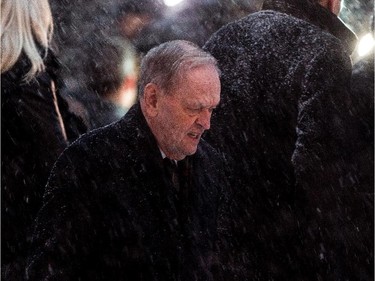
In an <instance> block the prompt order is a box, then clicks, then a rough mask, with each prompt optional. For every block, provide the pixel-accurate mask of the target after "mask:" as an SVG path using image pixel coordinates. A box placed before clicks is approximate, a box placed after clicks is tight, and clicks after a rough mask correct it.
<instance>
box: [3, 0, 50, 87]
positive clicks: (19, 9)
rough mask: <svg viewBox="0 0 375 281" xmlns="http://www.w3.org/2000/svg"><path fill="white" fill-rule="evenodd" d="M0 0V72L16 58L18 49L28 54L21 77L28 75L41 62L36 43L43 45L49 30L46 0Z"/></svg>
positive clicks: (47, 38) (43, 46)
mask: <svg viewBox="0 0 375 281" xmlns="http://www.w3.org/2000/svg"><path fill="white" fill-rule="evenodd" d="M0 3H1V30H0V31H1V73H4V72H6V71H7V70H9V69H10V68H12V66H13V65H14V64H15V63H16V62H17V61H18V59H19V57H20V55H21V53H22V52H24V53H25V55H26V56H27V57H28V58H29V60H30V62H31V69H30V70H29V72H28V73H27V74H26V75H25V80H30V79H32V78H33V77H34V76H35V75H36V74H37V73H38V72H40V71H43V70H44V68H45V66H44V63H43V57H42V56H41V54H40V49H39V48H40V47H42V48H45V52H44V55H46V54H47V49H48V46H49V43H50V41H51V37H52V32H53V21H52V13H51V9H50V5H49V3H48V0H0Z"/></svg>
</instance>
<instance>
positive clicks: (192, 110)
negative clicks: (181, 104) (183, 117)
mask: <svg viewBox="0 0 375 281" xmlns="http://www.w3.org/2000/svg"><path fill="white" fill-rule="evenodd" d="M188 110H189V111H190V112H192V113H199V112H200V111H201V109H200V108H194V107H190V108H188Z"/></svg>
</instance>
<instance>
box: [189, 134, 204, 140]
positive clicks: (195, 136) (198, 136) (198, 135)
mask: <svg viewBox="0 0 375 281" xmlns="http://www.w3.org/2000/svg"><path fill="white" fill-rule="evenodd" d="M188 136H189V137H191V138H193V139H199V138H200V136H201V134H200V133H188Z"/></svg>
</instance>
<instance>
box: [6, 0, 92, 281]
mask: <svg viewBox="0 0 375 281" xmlns="http://www.w3.org/2000/svg"><path fill="white" fill-rule="evenodd" d="M1 14H2V21H1V24H2V26H1V50H2V57H1V223H2V231H1V245H2V247H1V267H2V279H3V278H4V280H21V279H22V273H23V272H24V267H25V259H26V255H27V251H28V247H29V242H30V239H31V225H32V223H33V220H34V217H35V215H36V213H37V211H38V210H39V209H40V207H41V204H42V195H43V192H44V186H45V184H46V183H47V179H48V175H49V173H50V170H51V168H52V165H53V163H54V162H55V161H56V160H57V157H58V155H59V154H60V153H61V152H62V151H63V149H64V148H65V147H66V146H67V145H68V143H69V142H70V141H72V140H74V139H75V138H77V137H78V135H79V132H81V131H84V130H85V128H84V126H83V125H82V123H80V122H79V119H78V118H76V116H74V115H73V114H71V113H70V112H69V109H68V106H67V104H66V102H65V101H64V100H63V99H62V98H61V96H60V95H59V92H58V88H59V83H60V82H59V79H58V67H59V64H58V62H57V60H56V58H55V57H54V54H53V53H52V51H51V50H50V49H49V48H48V47H49V45H50V39H51V35H52V17H51V12H50V8H49V4H48V1H21V0H16V1H4V2H2V4H1Z"/></svg>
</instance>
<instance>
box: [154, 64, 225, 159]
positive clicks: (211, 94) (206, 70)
mask: <svg viewBox="0 0 375 281" xmlns="http://www.w3.org/2000/svg"><path fill="white" fill-rule="evenodd" d="M219 102H220V79H219V76H218V73H217V71H216V69H215V68H214V67H213V66H210V65H204V66H199V67H197V68H194V69H191V70H188V71H187V72H186V73H185V75H184V76H183V78H180V80H179V81H178V83H177V85H176V86H175V87H174V89H173V90H172V91H171V93H169V94H167V95H161V96H159V98H158V113H157V116H156V117H155V122H154V128H153V133H154V134H155V136H156V139H157V141H158V145H159V147H160V148H161V149H162V150H163V152H164V153H165V154H166V155H167V157H169V158H171V159H175V160H182V159H184V158H185V157H186V156H187V155H192V154H194V153H195V152H196V150H197V146H198V143H199V141H200V138H201V136H202V134H203V132H204V131H205V130H208V129H209V128H210V119H211V114H212V111H213V109H214V108H215V107H216V106H217V105H218V104H219Z"/></svg>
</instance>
